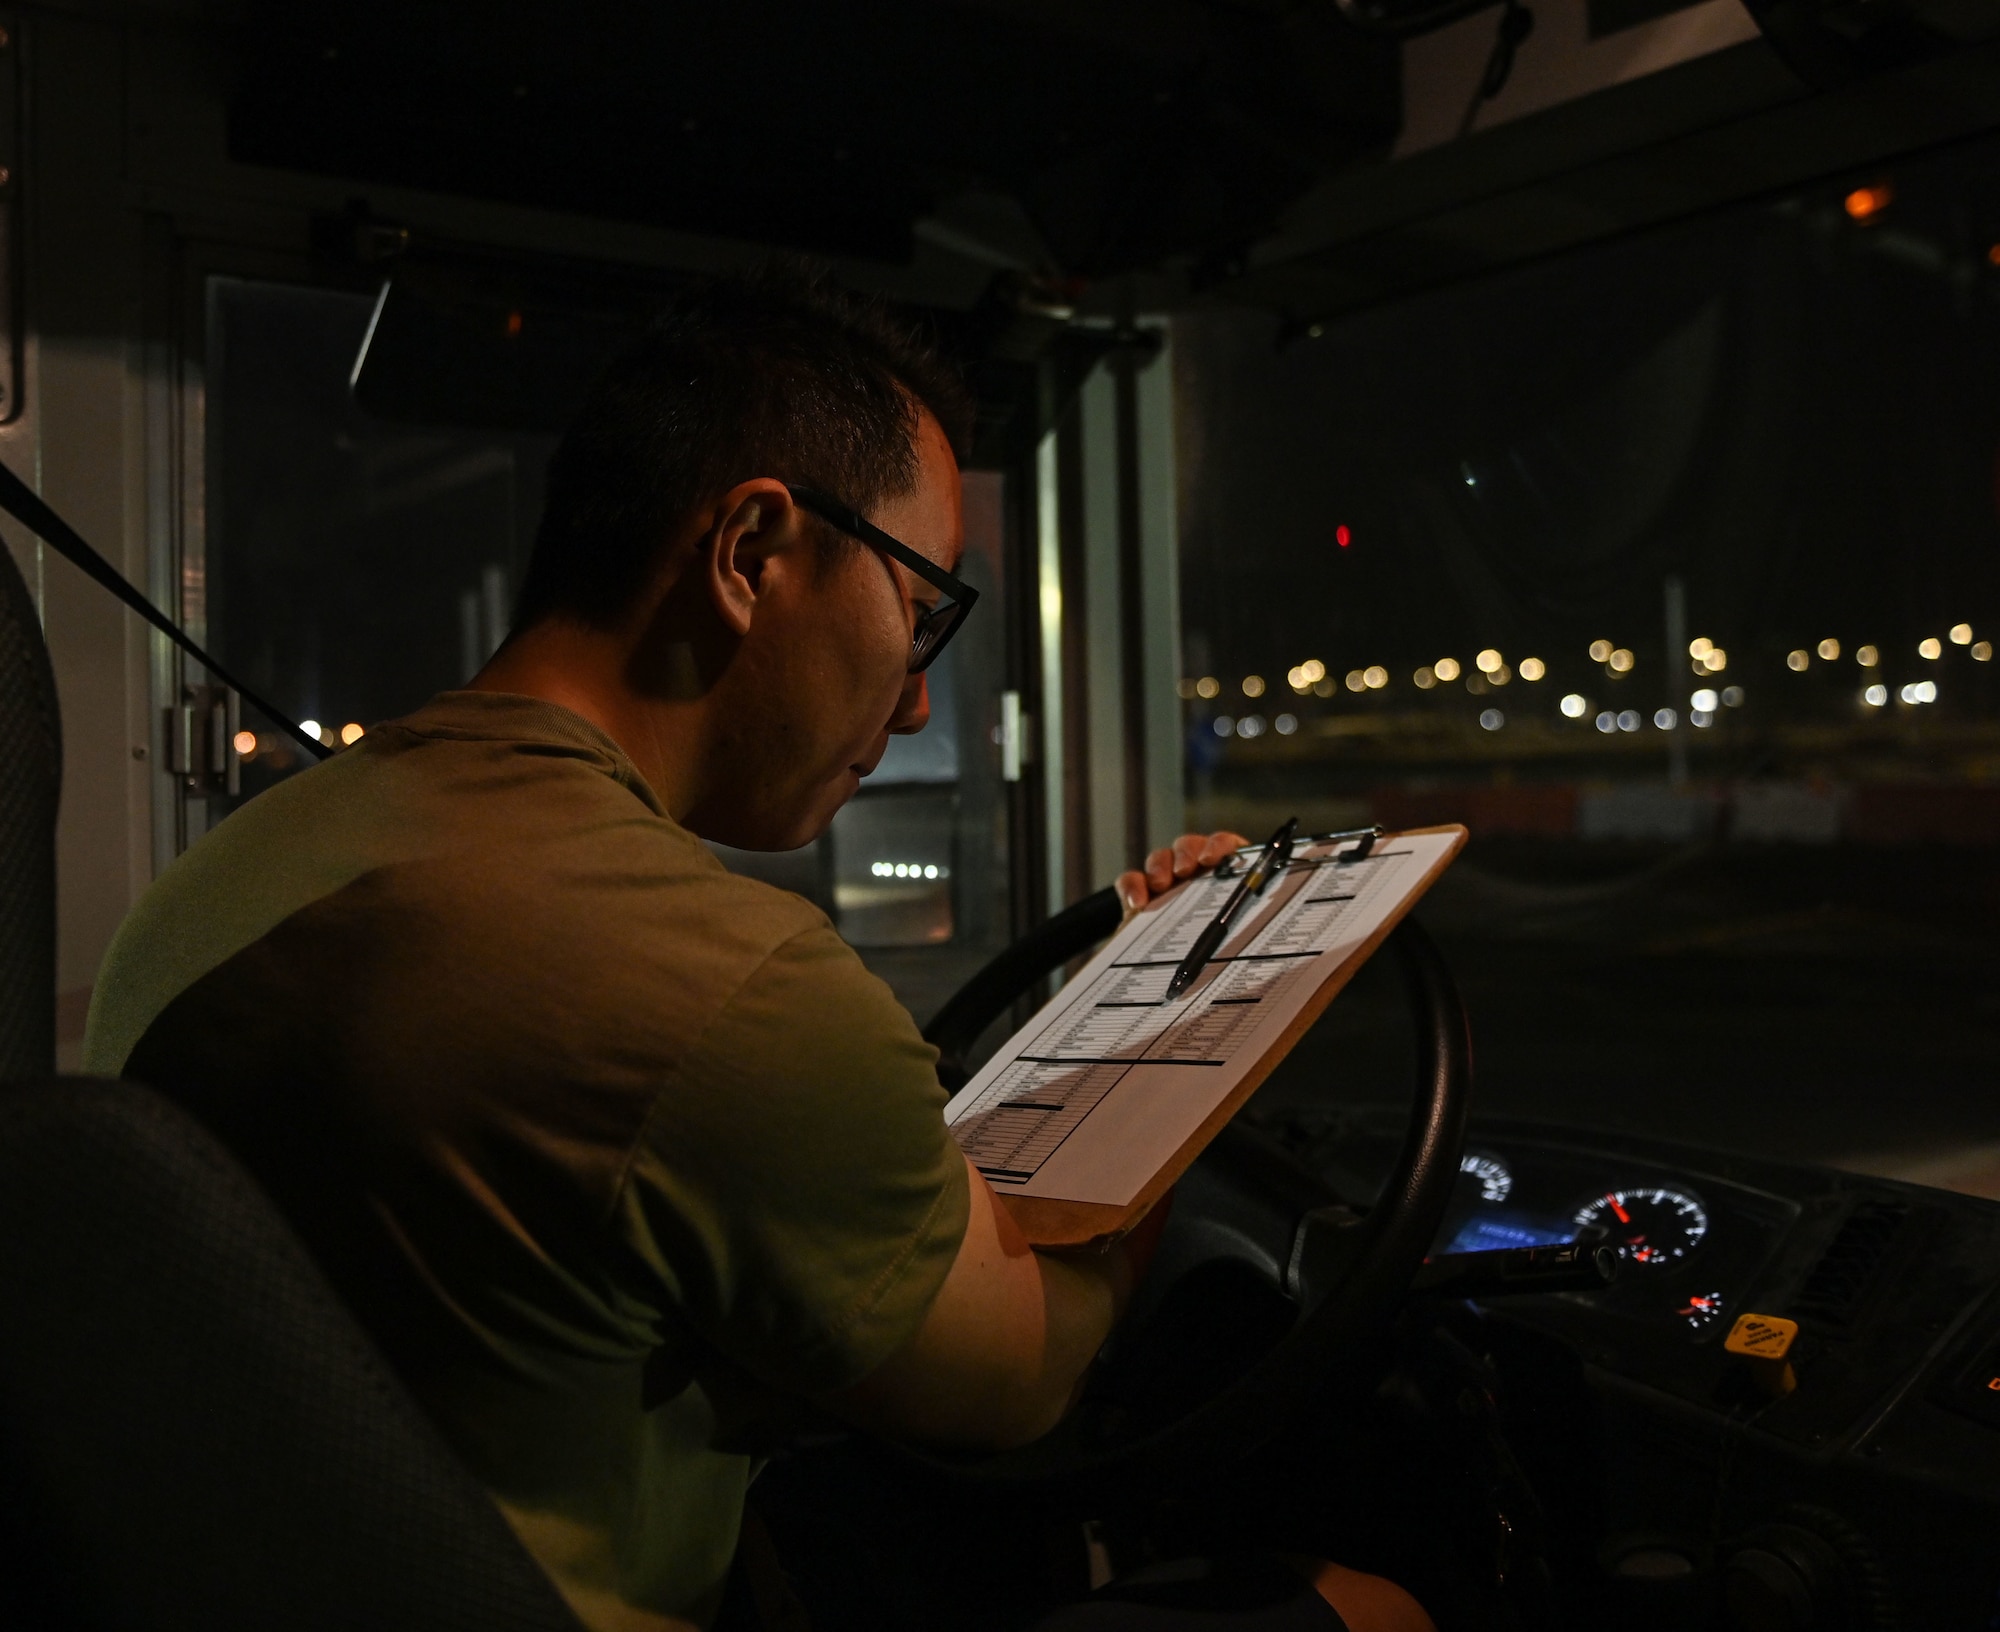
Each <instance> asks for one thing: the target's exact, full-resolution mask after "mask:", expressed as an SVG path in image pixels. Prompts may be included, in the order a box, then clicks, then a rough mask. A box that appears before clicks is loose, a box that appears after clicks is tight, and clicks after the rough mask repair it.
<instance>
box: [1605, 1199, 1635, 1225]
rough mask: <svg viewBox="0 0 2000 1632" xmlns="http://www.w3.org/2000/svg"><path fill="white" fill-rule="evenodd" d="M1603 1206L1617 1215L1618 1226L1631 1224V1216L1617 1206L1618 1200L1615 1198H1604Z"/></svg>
mask: <svg viewBox="0 0 2000 1632" xmlns="http://www.w3.org/2000/svg"><path fill="white" fill-rule="evenodd" d="M1604 1205H1605V1206H1607V1207H1609V1208H1610V1209H1611V1210H1612V1211H1613V1212H1614V1213H1616V1214H1617V1215H1618V1222H1619V1223H1620V1224H1630V1223H1631V1222H1632V1215H1631V1214H1630V1213H1628V1212H1626V1211H1625V1209H1624V1208H1623V1207H1620V1206H1619V1205H1618V1198H1617V1197H1616V1196H1606V1197H1605V1198H1604Z"/></svg>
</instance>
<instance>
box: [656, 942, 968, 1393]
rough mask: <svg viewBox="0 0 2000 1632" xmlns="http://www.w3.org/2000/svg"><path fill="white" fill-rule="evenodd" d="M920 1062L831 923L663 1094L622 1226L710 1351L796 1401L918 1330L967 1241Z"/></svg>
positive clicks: (928, 1069)
mask: <svg viewBox="0 0 2000 1632" xmlns="http://www.w3.org/2000/svg"><path fill="white" fill-rule="evenodd" d="M936 1062H937V1054H936V1051H935V1050H934V1049H932V1048H931V1046H930V1045H929V1044H928V1043H926V1042H925V1041H924V1040H923V1038H922V1037H921V1036H919V1035H918V1032H917V1029H916V1026H915V1024H914V1022H912V1020H911V1019H910V1016H909V1014H908V1013H907V1012H906V1011H905V1010H904V1009H903V1007H902V1005H901V1004H899V1003H898V1002H897V1001H896V1000H895V998H894V996H893V995H892V994H891V993H890V991H889V989H888V987H887V986H885V985H884V984H883V983H882V982H881V981H880V980H878V979H876V978H875V977H874V976H873V975H871V974H869V973H868V971H867V970H866V969H865V968H864V967H863V966H862V964H861V961H860V959H859V958H857V957H856V956H855V955H854V953H853V951H852V950H850V949H849V948H848V946H847V945H846V944H845V943H844V942H843V941H841V939H840V938H839V936H837V935H836V934H835V933H834V931H833V929H832V928H831V926H829V925H826V924H825V923H823V922H822V923H821V924H820V925H818V926H816V927H814V928H812V929H808V930H805V931H803V932H801V933H800V934H798V935H796V936H794V937H793V938H792V939H790V940H788V941H786V942H785V943H784V944H783V945H781V946H780V947H779V948H778V949H777V950H776V951H775V952H773V953H772V954H771V955H770V957H769V958H767V959H766V960H765V961H764V962H763V964H762V965H761V966H760V967H759V968H758V969H757V970H756V972H755V973H754V974H752V975H751V976H750V978H749V979H748V980H746V981H745V982H744V984H743V985H742V986H741V987H740V988H738V990H737V991H736V993H735V995H734V996H733V997H731V998H730V999H729V1001H728V1002H727V1003H726V1004H725V1005H724V1006H723V1007H722V1009H721V1010H720V1011H719V1012H718V1013H717V1014H716V1016H715V1018H714V1019H713V1021H712V1022H711V1023H710V1024H709V1026H708V1027H707V1029H706V1031H705V1033H704V1034H703V1036H702V1037H701V1039H700V1041H699V1042H698V1043H697V1044H696V1046H695V1047H694V1049H693V1050H692V1051H691V1052H690V1053H689V1054H688V1055H687V1056H686V1058H685V1059H684V1061H683V1063H682V1065H681V1067H680V1068H679V1069H678V1070H677V1071H676V1072H675V1073H674V1075H673V1077H672V1078H671V1079H670V1080H669V1081H668V1082H667V1083H666V1084H665V1086H664V1088H663V1090H662V1092H661V1093H660V1096H659V1099H658V1101H657V1103H656V1104H655V1106H654V1108H653V1111H652V1114H651V1116H650V1118H649V1120H648V1122H647V1125H646V1128H645V1131H644V1133H643V1134H642V1136H641V1138H640V1140H639V1144H638V1146H637V1149H636V1150H635V1152H634V1157H633V1162H632V1166H631V1169H630V1171H629V1173H628V1174H627V1176H626V1181H625V1183H624V1185H623V1186H622V1188H621V1191H620V1196H619V1212H620V1224H621V1227H622V1230H623V1232H624V1233H625V1235H626V1238H627V1240H628V1242H629V1243H630V1245H631V1246H632V1247H633V1249H634V1250H635V1251H636V1253H637V1255H638V1257H639V1259H640V1260H641V1261H642V1262H643V1263H644V1264H646V1265H647V1266H648V1268H649V1269H650V1270H651V1271H652V1272H654V1273H657V1274H658V1275H659V1276H660V1277H661V1278H662V1279H663V1280H664V1282H665V1283H666V1290H667V1291H668V1294H669V1296H670V1297H671V1298H672V1300H673V1302H674V1303H675V1304H676V1305H677V1306H678V1309H679V1313H680V1315H681V1317H682V1318H684V1319H685V1320H686V1321H687V1322H688V1323H689V1324H690V1325H691V1326H692V1328H693V1329H694V1331H695V1333H696V1334H697V1335H698V1336H699V1337H700V1338H701V1339H702V1340H703V1341H704V1342H706V1343H707V1344H709V1345H710V1346H711V1347H713V1348H714V1349H715V1350H716V1351H717V1352H718V1353H720V1354H721V1355H723V1356H724V1357H726V1358H727V1359H729V1360H731V1361H733V1362H735V1363H736V1364H737V1365H740V1366H742V1367H743V1368H744V1369H745V1370H746V1371H748V1372H750V1373H751V1374H752V1375H754V1376H757V1377H760V1378H762V1379H763V1380H764V1381H765V1382H767V1383H771V1384H774V1385H776V1386H778V1387H781V1388H785V1389H790V1390H795V1391H798V1392H800V1393H807V1394H814V1393H822V1392H826V1391H828V1390H832V1389H837V1388H842V1387H845V1386H846V1385H847V1384H849V1383H853V1382H856V1381H858V1380H859V1379H860V1378H862V1377H864V1376H866V1375H867V1374H868V1373H869V1372H870V1371H872V1370H873V1369H874V1368H875V1367H876V1366H878V1365H879V1364H881V1362H882V1361H883V1360H885V1359H887V1358H888V1357H889V1355H890V1354H891V1353H893V1352H894V1351H895V1350H896V1349H897V1348H898V1347H900V1346H901V1345H902V1344H903V1343H904V1342H905V1341H906V1340H907V1339H908V1338H909V1337H910V1336H912V1335H913V1334H914V1333H915V1331H916V1329H917V1327H918V1326H919V1325H920V1324H921V1323H922V1321H923V1318H924V1314H925V1312H926V1311H927V1310H928V1309H929V1308H930V1305H931V1300H932V1299H933V1298H934V1297H936V1295H937V1290H938V1288H939V1287H940V1286H941V1285H942V1284H943V1283H944V1278H945V1275H946V1273H947V1272H948V1271H949V1270H950V1268H951V1264H952V1260H953V1259H954V1258H955V1257H956V1256H957V1253H958V1246H959V1242H960V1240H961V1239H962V1238H963V1236H964V1234H965V1221H966V1212H967V1207H968V1202H969V1196H968V1188H967V1183H966V1176H965V1164H964V1162H963V1160H962V1158H961V1157H960V1155H959V1151H958V1146H957V1145H956V1144H955V1143H954V1142H953V1140H952V1138H951V1135H950V1132H949V1130H948V1129H947V1128H946V1127H945V1123H944V1117H943V1109H944V1103H945V1097H946V1096H945V1093H944V1090H943V1089H942V1088H941V1087H940V1086H939V1084H938V1080H937V1070H936Z"/></svg>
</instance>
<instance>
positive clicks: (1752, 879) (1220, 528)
mask: <svg viewBox="0 0 2000 1632" xmlns="http://www.w3.org/2000/svg"><path fill="white" fill-rule="evenodd" d="M1996 296H2000V144H1996V143H1993V142H1986V143H1983V144H1980V145H1976V146H1971V147H1964V148H1959V149H1956V150H1953V151H1950V152H1946V153H1941V154H1937V155H1933V156H1931V157H1928V158H1926V159H1924V160H1922V161H1920V162H1911V163H1908V164H1903V165H1899V166H1896V167H1894V168H1893V169H1891V170H1885V171H1883V172H1881V173H1879V174H1871V175H1868V176H1863V177H1853V178H1846V179H1844V180H1843V181H1841V182H1839V183H1837V184H1829V185H1828V186H1826V187H1824V188H1820V189H1816V190H1812V191H1808V192H1804V193H1799V194H1796V195H1793V196H1790V197H1785V198H1781V199H1777V200H1775V201H1772V202H1770V203H1768V204H1765V205H1761V206H1759V207H1756V208H1752V209H1746V210H1741V211H1738V212H1734V213H1730V214H1727V215H1723V216H1720V217H1713V218H1708V219H1703V220H1699V221H1696V222H1692V223H1689V224H1684V225H1681V226H1678V227H1676V228H1674V229H1673V230H1671V231H1666V232H1661V233H1657V234H1653V235H1649V236H1647V237H1644V238H1641V239H1635V240H1630V241H1626V242H1622V243H1618V244H1615V245H1612V246H1609V247H1604V248H1599V249H1596V250H1593V251H1591V252H1589V253H1583V254H1576V255H1573V256H1569V257H1566V258H1563V259H1561V260H1559V261H1554V262H1550V263H1545V264H1541V265H1537V266H1532V267H1529V268H1527V269H1524V270H1520V271H1516V272H1513V273H1510V274H1508V275H1505V276H1501V277H1495V278H1491V279H1488V280H1484V281H1481V282H1479V283H1477V284H1470V285H1464V286H1460V287H1457V288H1454V289H1451V290H1448V291H1446V292H1443V293H1439V294H1434V295H1428V296H1425V297H1422V298H1419V299H1413V300H1411V301H1409V302H1407V303H1404V304H1401V305H1397V306H1394V307H1390V308H1385V309H1378V310H1373V311H1368V312H1363V313H1359V314H1356V315H1350V316H1346V317H1343V318H1339V319H1329V320H1326V321H1323V322H1318V323H1309V322H1308V321H1306V320H1305V319H1300V320H1298V321H1296V322H1293V323H1290V324H1286V323H1281V322H1280V321H1279V320H1277V319H1275V318H1272V317H1269V316H1264V315H1248V314H1241V313H1213V314H1204V315H1198V316H1196V317H1193V318H1190V319H1188V320H1186V321H1184V322H1183V323H1181V324H1180V325H1178V326H1177V329H1176V334H1175V357H1176V362H1175V367H1176V381H1175V384H1176V390H1177V392H1178V396H1179V406H1180V415H1179V426H1180V431H1179V434H1180V468H1181V482H1182V496H1181V540H1182V551H1183V557H1182V569H1181V570H1182V578H1181V604H1182V607H1183V608H1184V612H1183V630H1182V634H1183V654H1184V660H1183V678H1182V680H1181V682H1180V688H1179V689H1180V692H1181V698H1182V707H1183V719H1184V726H1185V739H1184V742H1185V753H1186V776H1187V788H1188V794H1189V801H1190V816H1191V818H1192V825H1196V826H1204V827H1207V826H1223V825H1227V826H1233V827H1236V828H1238V829H1239V830H1241V831H1242V832H1244V833H1246V834H1249V835H1251V836H1253V837H1256V838H1262V837H1263V836H1264V835H1265V834H1266V833H1267V832H1268V831H1269V830H1270V829H1271V828H1272V827H1274V826H1275V825H1276V824H1277V823H1278V822H1279V821H1281V820H1283V819H1284V818H1285V817H1287V816H1290V815H1292V814H1294V813H1296V814H1298V815H1299V816H1300V818H1301V820H1302V822H1303V823H1304V824H1305V825H1306V827H1307V828H1308V829H1309V830H1310V829H1313V828H1328V827H1337V826H1348V825H1352V824H1354V823H1357V822H1361V821H1367V820H1376V821H1381V822H1384V823H1390V824H1405V825H1407V824H1419V823H1429V822H1450V821H1462V822H1465V823H1467V824H1468V825H1469V826H1470V827H1471V829H1472V832H1473V839H1472V842H1471V845H1470V847H1469V849H1468V850H1467V852H1466V854H1465V856H1464V858H1463V859H1462V861H1461V862H1460V863H1459V864H1458V865H1457V867H1456V868H1455V869H1454V870H1453V872H1452V873H1451V874H1450V875H1449V876H1448V877H1447V878H1446V880H1445V881H1444V883H1443V884H1442V885H1441V886H1440V887H1439V888H1438V890H1437V892H1436V893H1435V895H1434V896H1433V898H1432V900H1431V902H1430V903H1429V904H1428V905H1427V906H1426V908H1425V909H1424V913H1423V916H1424V918H1425V920H1426V921H1427V922H1428V924H1429V925H1430V927H1431V928H1432V929H1433V931H1434V932H1435V933H1436V934H1437V935H1438V936H1439V937H1440V939H1441V940H1442V941H1443V943H1444V945H1445V950H1446V952H1447V955H1448V956H1449V958H1450V960H1451V962H1452V964H1453V966H1454V968H1455V969H1456V970H1457V972H1458V975H1459V978H1460V980H1461V981H1462V983H1463V986H1464V990H1465V994H1466V997H1467V1000H1468V1003H1469V1005H1470V1008H1471V1011H1472V1018H1473V1025H1474V1037H1475V1042H1476V1046H1477V1053H1478V1083H1479V1087H1478V1094H1479V1099H1478V1104H1479V1108H1480V1109H1481V1110H1483V1111H1485V1112H1489V1113H1500V1114H1523V1115H1533V1116H1537V1117H1547V1118H1552V1119H1555V1120H1559V1121H1563V1122H1570V1123H1577V1124H1587V1125H1594V1126H1599V1127H1617V1128H1626V1129H1632V1130H1643V1131H1647V1132H1650V1133H1654V1134H1659V1135H1665V1136H1670V1137H1675V1138H1681V1139H1687V1140H1690V1141H1697V1142H1700V1143H1703V1144H1711V1145H1723V1146H1728V1147H1732V1148H1737V1149H1741V1150H1744V1151H1749V1152H1757V1153H1762V1154H1770V1155H1780V1156H1796V1157H1807V1158H1812V1159H1815V1160H1826V1161H1832V1162H1835V1163H1842V1164H1847V1165H1852V1166H1856V1167H1861V1168H1866V1169H1869V1170H1872V1171H1877V1172H1883V1173H1894V1174H1898V1175H1902V1176H1908V1177H1916V1178H1921V1179H1924V1180H1926V1181H1927V1182H1933V1183H1943V1184H1952V1185H1958V1186H1960V1187H1963V1188H1969V1189H1975V1190H1985V1191H1988V1192H1990V1193H2000V1094H1996V1092H1995V1089H1996V1087H2000V1048H1996V1031H1995V1018H1996V999H1995V997H1994V996H1993V994H1994V992H1995V991H1996V989H2000V988H1996V983H1995V981H1994V978H1993V977H1994V975H1995V973H1996V955H1995V938H1994V935H1993V930H1994V927H1995V909H1996V906H2000V866H1996V858H2000V850H1996V848H1995V846H1996V844H2000V781H1996V778H2000V677H1997V676H1996V672H1995V664H1994V661H1993V652H1994V646H1995V644H2000V517H1997V516H1996V474H1997V473H2000V465H1996V449H2000V366H1996V365H2000V305H1996ZM1395 1002H1396V998H1395V994H1394V992H1393V990H1391V989H1390V987H1389V985H1388V983H1387V982H1386V980H1380V979H1378V981H1377V983H1376V985H1375V986H1374V987H1373V988H1372V991H1370V992H1364V991H1360V990H1358V991H1357V992H1356V993H1355V995H1354V1001H1353V1002H1351V1003H1350V1002H1346V1001H1343V1003H1342V1004H1341V1005H1337V1006H1336V1009H1335V1011H1333V1014H1332V1016H1331V1017H1330V1018H1329V1021H1328V1022H1327V1023H1326V1024H1324V1025H1323V1026H1322V1027H1321V1028H1320V1030H1319V1031H1318V1032H1317V1033H1316V1034H1315V1036H1314V1038H1313V1039H1312V1040H1311V1042H1310V1044H1309V1045H1308V1046H1307V1048H1306V1049H1304V1050H1303V1051H1302V1052H1301V1054H1300V1055H1299V1056H1298V1057H1297V1058H1296V1059H1295V1060H1294V1061H1293V1062H1291V1063H1290V1065H1289V1067H1288V1069H1287V1071H1286V1073H1285V1075H1284V1077H1283V1079H1282V1080H1281V1081H1280V1082H1279V1083H1276V1084H1274V1085H1273V1090H1272V1092H1273V1093H1274V1094H1276V1095H1279V1096H1280V1097H1282V1096H1283V1095H1285V1094H1295V1095H1297V1094H1306V1093H1309V1092H1314V1091H1317V1090H1318V1088H1319V1087H1320V1086H1323V1085H1324V1084H1326V1083H1328V1082H1332V1083H1335V1084H1343V1083H1344V1084H1346V1085H1347V1086H1348V1087H1349V1088H1351V1089H1353V1090H1354V1091H1356V1092H1360V1093H1363V1094H1364V1096H1365V1095H1367V1094H1374V1093H1388V1092H1393V1091H1395V1090H1396V1089H1397V1088H1398V1085H1399V1082H1400V1080H1402V1077H1403V1074H1404V1073H1406V1072H1407V1067H1406V1066H1405V1065H1404V1063H1403V1061H1402V1059H1401V1056H1400V1054H1397V1053H1391V1052H1387V1051H1386V1045H1385V1044H1384V1043H1383V1042H1382V1041H1380V1039H1382V1038H1383V1037H1384V1036H1385V1035H1386V1034H1385V1033H1384V1031H1383V1029H1382V1027H1381V1026H1380V1025H1379V1024H1378V1023H1377V1022H1378V1021H1379V1019H1380V1011H1381V1010H1382V1009H1383V1008H1385V1007H1389V1006H1393V1005H1394V1003H1395ZM1398 1046H1400V1045H1398Z"/></svg>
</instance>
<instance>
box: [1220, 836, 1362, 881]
mask: <svg viewBox="0 0 2000 1632" xmlns="http://www.w3.org/2000/svg"><path fill="white" fill-rule="evenodd" d="M1384 837H1386V833H1385V831H1384V829H1383V828H1382V827H1381V826H1380V825H1379V824H1376V823H1371V824H1370V825H1368V826H1367V827H1345V828H1342V829H1340V831H1338V832H1336V833H1311V834H1307V835H1306V836H1305V837H1303V838H1299V839H1295V840H1293V841H1292V844H1293V851H1292V855H1291V857H1290V858H1289V859H1288V860H1287V861H1286V862H1285V863H1284V866H1283V867H1279V868H1277V869H1274V870H1275V871H1278V872H1283V871H1284V870H1285V868H1289V867H1312V866H1317V865H1320V863H1318V862H1312V861H1308V860H1306V859H1305V858H1304V857H1303V856H1301V855H1300V854H1299V852H1300V851H1302V850H1314V849H1317V848H1318V847H1319V846H1320V845H1323V844H1339V843H1341V842H1342V841H1343V840H1346V839H1353V840H1355V841H1356V842H1355V845H1354V848H1353V849H1352V850H1349V851H1347V852H1345V853H1344V854H1342V855H1337V856H1331V857H1323V858H1322V860H1323V861H1326V860H1330V861H1333V862H1335V863H1343V862H1349V861H1361V860H1363V859H1365V858H1366V857H1367V856H1368V854H1369V852H1371V851H1372V850H1373V849H1374V848H1375V845H1376V841H1377V840H1379V839H1382V838H1384ZM1263 849H1264V847H1263V846H1262V845H1261V844H1246V845H1245V846H1244V847H1243V848H1242V849H1241V850H1232V851H1231V852H1230V853H1229V854H1228V855H1227V856H1224V857H1223V858H1222V860H1221V861H1220V862H1218V863H1217V864H1216V868H1215V871H1214V872H1213V873H1212V874H1210V875H1209V876H1210V877H1212V878H1234V877H1235V876H1236V875H1237V874H1238V873H1240V872H1242V871H1243V870H1244V868H1246V867H1247V866H1249V864H1250V860H1251V858H1253V857H1255V856H1257V855H1260V854H1261V853H1262V852H1263Z"/></svg>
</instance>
